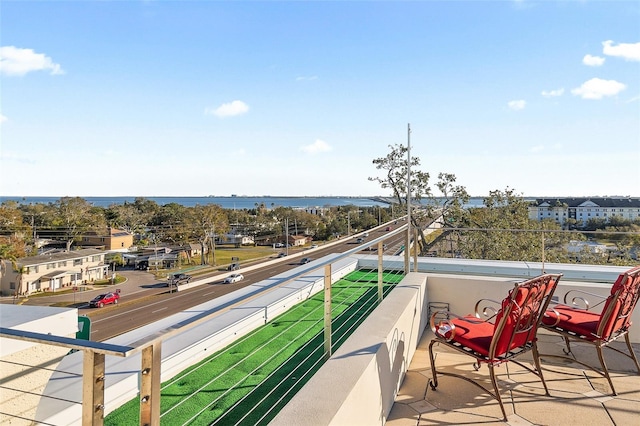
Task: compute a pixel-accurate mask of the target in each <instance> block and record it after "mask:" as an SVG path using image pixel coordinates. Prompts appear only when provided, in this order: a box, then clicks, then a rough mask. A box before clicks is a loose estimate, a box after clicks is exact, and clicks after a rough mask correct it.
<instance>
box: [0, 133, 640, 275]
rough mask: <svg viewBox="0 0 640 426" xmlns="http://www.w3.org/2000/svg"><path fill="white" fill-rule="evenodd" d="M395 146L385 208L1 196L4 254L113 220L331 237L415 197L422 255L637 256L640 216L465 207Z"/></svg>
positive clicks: (177, 233)
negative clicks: (566, 222) (573, 221)
mask: <svg viewBox="0 0 640 426" xmlns="http://www.w3.org/2000/svg"><path fill="white" fill-rule="evenodd" d="M389 148H390V152H389V154H387V155H386V156H385V157H381V158H376V159H374V160H373V165H374V166H375V168H376V169H377V170H378V171H380V172H381V174H382V176H376V177H369V180H371V181H375V182H378V184H379V185H380V187H381V188H382V189H383V190H386V191H389V192H390V193H391V195H392V197H393V200H394V201H393V203H392V204H391V205H390V206H389V207H387V208H381V207H377V206H372V207H356V206H353V205H350V206H334V207H325V208H324V209H322V214H311V213H308V212H306V211H304V210H299V209H293V208H290V207H273V206H272V208H268V207H267V206H265V205H264V204H259V205H256V206H255V208H251V209H224V208H222V207H221V206H219V205H216V204H207V205H196V206H192V207H186V206H183V205H181V204H178V203H169V204H165V205H159V204H157V203H156V202H155V201H153V200H149V199H146V198H144V197H139V198H136V199H135V200H134V201H133V202H124V203H122V204H113V205H110V206H108V207H96V206H93V205H92V204H91V203H89V202H88V201H86V200H85V199H83V198H81V197H62V198H60V199H59V200H57V201H56V202H53V203H46V204H45V203H39V204H20V203H17V202H15V201H5V202H3V203H2V204H0V259H16V258H20V257H23V256H25V255H35V254H36V253H37V250H36V238H50V239H55V240H60V241H65V242H66V245H67V249H71V247H72V245H73V244H74V242H78V241H79V240H80V239H81V238H82V236H84V235H87V234H88V233H90V232H96V233H104V232H105V231H106V229H107V228H108V227H111V228H116V229H122V230H125V231H127V232H129V233H131V234H133V235H135V236H136V238H137V241H136V244H137V245H138V246H145V245H152V244H157V243H171V244H179V245H183V244H187V243H199V244H201V245H202V246H206V245H207V244H209V242H210V238H212V236H213V235H223V234H225V233H227V232H229V231H230V230H231V229H232V227H233V228H234V229H235V230H236V231H238V232H240V233H242V234H244V235H249V236H251V237H253V239H254V241H256V243H258V244H260V243H268V242H271V241H284V236H285V235H286V234H289V235H294V234H298V235H307V236H311V237H312V238H313V239H315V240H320V241H326V240H330V239H332V238H335V237H337V236H340V235H347V234H348V233H349V232H350V231H353V232H355V231H356V230H365V229H370V228H373V227H375V226H376V225H378V224H381V223H386V222H388V221H391V220H393V219H395V218H397V217H400V216H404V215H405V213H406V212H407V201H408V199H407V198H410V200H411V204H412V205H413V206H414V207H413V208H412V214H411V224H412V227H413V229H415V230H416V231H417V232H416V233H417V235H416V236H417V238H416V239H415V241H416V244H415V250H417V251H418V254H419V255H423V256H441V257H462V258H469V259H492V260H520V261H524V260H526V261H547V262H562V263H564V262H576V261H580V262H583V263H594V264H597V263H606V262H609V263H616V264H629V263H633V262H634V259H633V257H634V250H638V247H639V246H640V232H639V231H640V223H639V221H635V222H631V221H628V220H624V219H622V218H620V217H612V218H611V219H609V220H606V221H605V220H595V219H594V220H591V221H589V222H588V223H587V224H586V226H585V227H583V229H574V230H572V231H569V230H566V229H562V228H561V226H560V224H558V223H556V222H555V221H553V220H543V221H538V220H532V219H529V212H528V208H529V203H528V202H527V201H526V200H525V199H524V197H523V196H522V195H521V194H518V193H517V192H516V191H515V190H514V189H511V188H509V187H507V188H506V189H504V190H495V191H491V192H490V193H489V195H488V196H487V197H485V198H484V201H483V207H479V208H466V207H465V205H466V204H467V203H468V201H469V199H470V196H469V194H468V192H467V190H466V188H465V187H464V186H462V185H459V184H457V182H456V180H457V179H456V176H455V175H454V174H450V173H440V174H438V176H437V181H436V182H435V184H434V188H432V186H431V182H430V179H431V176H430V174H429V173H428V172H426V171H423V170H420V166H421V160H420V159H419V158H418V157H413V158H411V160H410V161H411V163H409V160H408V159H407V158H406V157H407V155H406V154H407V147H405V146H403V145H399V144H398V145H390V146H389ZM409 167H410V169H411V172H410V173H408V168H409ZM407 179H409V180H410V181H409V182H407ZM408 192H410V197H407V193H408ZM436 192H437V193H436ZM572 240H574V241H575V240H578V241H586V240H596V241H605V242H607V243H609V244H613V245H615V247H616V252H615V256H613V258H612V256H610V255H609V256H606V257H604V258H603V256H602V255H600V254H598V253H591V252H590V251H589V250H586V249H585V251H584V253H579V256H576V255H575V253H574V254H571V253H568V252H567V250H566V246H567V244H568V243H569V242H570V241H572Z"/></svg>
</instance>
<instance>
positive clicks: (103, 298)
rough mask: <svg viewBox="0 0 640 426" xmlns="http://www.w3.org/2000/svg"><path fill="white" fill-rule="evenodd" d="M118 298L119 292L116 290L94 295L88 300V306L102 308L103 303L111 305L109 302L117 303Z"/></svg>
mask: <svg viewBox="0 0 640 426" xmlns="http://www.w3.org/2000/svg"><path fill="white" fill-rule="evenodd" d="M118 300H120V293H118V292H114V293H105V294H100V295H98V296H96V297H94V298H93V299H92V300H91V301H90V302H89V307H91V308H102V307H104V306H105V305H111V304H114V305H117V304H118Z"/></svg>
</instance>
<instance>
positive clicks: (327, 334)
mask: <svg viewBox="0 0 640 426" xmlns="http://www.w3.org/2000/svg"><path fill="white" fill-rule="evenodd" d="M324 356H325V359H329V357H330V356H331V264H329V265H326V266H325V267H324Z"/></svg>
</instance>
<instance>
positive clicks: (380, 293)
mask: <svg viewBox="0 0 640 426" xmlns="http://www.w3.org/2000/svg"><path fill="white" fill-rule="evenodd" d="M383 249H384V245H383V244H382V241H379V242H378V303H380V302H382V297H383V291H382V290H383V288H382V256H383V255H384V253H383V252H382V251H383Z"/></svg>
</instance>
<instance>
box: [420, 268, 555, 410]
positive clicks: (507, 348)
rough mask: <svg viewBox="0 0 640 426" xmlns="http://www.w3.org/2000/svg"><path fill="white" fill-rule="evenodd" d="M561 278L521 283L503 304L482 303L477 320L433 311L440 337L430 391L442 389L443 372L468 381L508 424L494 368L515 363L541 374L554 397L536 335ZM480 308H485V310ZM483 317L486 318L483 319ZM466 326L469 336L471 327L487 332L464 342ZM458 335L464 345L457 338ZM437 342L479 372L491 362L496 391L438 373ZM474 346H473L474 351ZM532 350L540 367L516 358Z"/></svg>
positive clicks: (431, 355) (434, 328)
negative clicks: (496, 406) (466, 358)
mask: <svg viewBox="0 0 640 426" xmlns="http://www.w3.org/2000/svg"><path fill="white" fill-rule="evenodd" d="M561 277H562V274H543V275H540V276H538V277H535V278H532V279H529V280H526V281H522V282H519V283H516V284H515V285H514V287H513V288H512V289H511V290H510V292H509V295H508V296H507V297H506V298H505V299H504V300H503V301H502V302H497V301H494V300H489V299H482V300H480V301H478V303H476V306H475V316H471V315H467V316H465V317H461V316H458V315H455V314H453V313H451V312H448V311H437V312H434V313H433V314H432V315H431V318H430V326H431V330H432V331H433V332H434V334H435V338H434V339H432V340H431V343H430V344H429V358H430V361H431V371H432V374H433V379H432V380H430V386H431V389H433V390H436V388H437V387H438V374H440V375H446V376H452V377H458V378H461V379H463V380H466V381H467V382H470V383H472V384H474V385H476V386H477V387H479V388H480V389H482V390H484V391H485V392H487V393H488V394H489V395H491V396H492V397H493V398H494V399H496V400H497V401H498V403H499V404H500V409H501V410H502V415H503V418H504V420H505V421H506V420H507V414H506V411H505V408H504V404H503V402H502V398H501V397H500V390H499V388H498V382H497V379H496V373H495V367H496V366H499V365H501V364H503V363H506V362H509V361H510V362H514V363H515V364H517V365H519V366H521V367H523V368H524V369H526V370H528V371H530V372H531V373H533V374H535V375H536V376H538V377H539V378H540V381H541V382H542V385H543V386H544V390H545V394H546V395H547V396H549V390H548V389H547V384H546V383H545V380H544V377H543V375H542V369H541V367H540V357H539V353H538V346H537V343H536V340H537V339H536V333H537V331H538V327H539V326H540V322H541V320H542V316H543V314H544V312H545V311H546V310H547V308H548V305H549V302H550V301H551V297H552V296H553V292H554V291H555V289H556V286H557V284H558V281H559V280H560V278H561ZM489 303H494V304H497V305H498V306H500V308H496V307H492V306H489ZM484 304H487V306H484ZM481 307H482V309H480V308H481ZM443 314H444V315H446V318H444V319H443V318H442V316H443ZM483 316H484V317H486V319H484V320H483V319H481V318H482V317H483ZM450 317H453V319H451V318H450ZM456 327H458V328H460V329H462V330H463V332H462V333H461V334H456V333H457V329H456ZM464 328H468V329H469V333H468V334H469V335H471V336H472V335H473V333H472V332H471V329H474V328H475V329H476V332H478V333H481V334H482V333H484V334H483V335H482V336H479V337H480V338H477V339H474V338H473V337H470V338H469V340H465V339H462V334H464ZM457 336H459V340H461V341H462V342H460V341H458V340H457V339H456V337H457ZM487 342H489V344H487ZM436 343H437V344H439V345H443V346H445V347H447V348H451V349H454V350H456V351H458V352H461V353H463V354H465V355H469V356H471V357H472V358H474V359H475V362H474V363H473V368H474V369H475V370H476V371H478V370H479V369H480V367H481V365H482V364H487V366H488V368H489V376H490V378H491V383H492V385H493V390H491V389H489V388H487V387H485V386H483V385H481V384H480V383H478V382H476V381H474V380H473V379H470V378H468V377H465V376H463V375H460V374H455V373H450V372H446V371H437V369H436V363H435V357H434V351H433V347H434V345H435V344H436ZM469 344H470V345H471V346H474V347H470V346H469ZM529 351H532V354H533V361H534V364H535V369H532V368H530V367H529V366H527V365H525V364H523V363H521V362H519V361H517V360H515V358H516V357H518V356H520V355H522V354H524V353H526V352H529Z"/></svg>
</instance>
